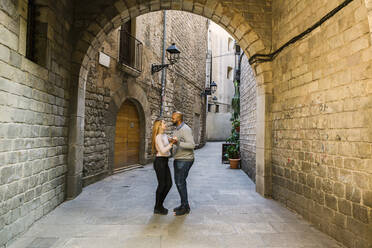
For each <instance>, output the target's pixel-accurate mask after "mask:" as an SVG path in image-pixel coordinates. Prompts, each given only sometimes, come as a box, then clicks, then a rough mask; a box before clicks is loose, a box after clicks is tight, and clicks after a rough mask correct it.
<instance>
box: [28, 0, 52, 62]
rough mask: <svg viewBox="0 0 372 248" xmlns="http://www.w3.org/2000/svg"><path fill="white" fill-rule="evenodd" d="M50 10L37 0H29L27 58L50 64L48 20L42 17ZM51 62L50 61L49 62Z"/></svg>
mask: <svg viewBox="0 0 372 248" xmlns="http://www.w3.org/2000/svg"><path fill="white" fill-rule="evenodd" d="M48 11H49V9H48V8H45V6H41V5H40V3H38V2H36V1H35V0H29V1H28V6H27V33H26V58H28V59H29V60H32V61H33V62H35V63H37V64H39V65H41V66H48V65H50V61H48V50H49V49H48V47H50V45H49V42H48V22H47V21H46V20H43V18H40V17H41V16H44V15H46V13H47V12H48ZM48 62H49V63H48Z"/></svg>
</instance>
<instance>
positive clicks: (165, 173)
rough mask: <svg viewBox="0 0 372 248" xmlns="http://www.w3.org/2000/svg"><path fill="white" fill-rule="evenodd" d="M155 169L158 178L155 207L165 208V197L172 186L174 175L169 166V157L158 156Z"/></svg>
mask: <svg viewBox="0 0 372 248" xmlns="http://www.w3.org/2000/svg"><path fill="white" fill-rule="evenodd" d="M154 169H155V172H156V177H157V178H158V188H157V189H156V202H155V208H157V209H161V208H163V203H164V199H165V197H166V196H167V194H168V192H169V190H170V189H171V187H172V176H171V173H170V170H169V166H168V157H156V158H155V161H154Z"/></svg>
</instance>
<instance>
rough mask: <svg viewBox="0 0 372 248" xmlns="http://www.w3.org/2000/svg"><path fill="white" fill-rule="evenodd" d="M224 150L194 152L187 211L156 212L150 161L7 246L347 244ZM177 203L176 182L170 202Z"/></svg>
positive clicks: (215, 146) (95, 188)
mask: <svg viewBox="0 0 372 248" xmlns="http://www.w3.org/2000/svg"><path fill="white" fill-rule="evenodd" d="M220 154H221V143H208V144H207V145H206V146H205V147H204V148H203V149H200V150H198V151H197V152H196V162H195V163H194V165H193V167H192V168H191V171H190V175H189V179H188V187H189V198H190V204H191V213H190V214H189V215H187V216H182V217H175V216H173V215H172V214H168V215H167V216H160V215H153V213H152V210H153V205H154V198H155V188H156V178H155V172H154V170H153V168H152V165H147V166H145V167H144V168H141V169H136V170H132V171H129V172H124V173H121V174H116V175H114V176H111V177H108V178H106V179H104V180H103V181H100V182H98V183H95V184H93V185H90V186H88V187H86V188H84V190H83V193H82V194H81V195H80V196H79V197H77V198H76V199H74V200H72V201H68V202H65V203H63V204H62V205H60V206H59V207H58V208H57V209H55V210H54V211H52V212H51V213H50V214H48V215H47V216H45V217H43V218H42V219H41V220H39V221H38V222H36V223H35V224H34V225H33V226H32V228H31V229H30V230H29V231H28V232H26V233H25V234H24V235H23V236H22V237H21V238H19V239H18V240H17V241H16V242H14V243H13V244H12V245H10V248H25V247H26V248H31V247H32V248H44V247H48V248H49V247H52V248H103V247H109V248H117V247H120V248H127V247H133V248H142V247H149V248H155V247H162V248H168V247H169V248H178V247H185V248H193V247H201V248H206V247H213V248H220V247H230V248H239V247H244V248H247V247H249V248H256V247H262V248H268V247H309V248H310V247H326V248H332V247H342V246H340V245H339V244H338V243H337V242H336V241H334V240H332V239H331V238H329V237H328V236H327V235H325V234H323V233H321V232H319V231H317V230H316V229H315V228H313V227H312V226H311V225H310V224H309V223H308V222H306V221H305V220H303V219H302V218H301V217H299V216H298V215H296V214H294V213H292V212H291V211H289V210H287V209H286V208H284V207H283V206H282V205H280V204H279V203H278V202H275V201H273V200H270V199H264V198H262V197H261V196H260V195H258V194H257V193H256V192H255V185H254V183H253V182H252V181H251V180H250V179H249V178H248V177H247V176H246V175H245V173H244V172H243V171H241V170H231V169H229V168H228V167H227V166H226V165H223V164H221V162H220ZM171 168H172V166H171ZM172 173H173V170H172ZM178 204H179V197H178V193H177V190H176V187H175V185H173V187H172V189H171V192H170V193H169V195H168V197H167V199H166V202H165V206H166V207H167V208H169V209H172V208H173V207H175V206H177V205H178Z"/></svg>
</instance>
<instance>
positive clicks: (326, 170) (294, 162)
mask: <svg viewBox="0 0 372 248" xmlns="http://www.w3.org/2000/svg"><path fill="white" fill-rule="evenodd" d="M339 3H340V1H321V0H315V1H311V2H308V1H301V0H297V1H281V0H277V1H273V10H274V13H273V16H274V19H273V29H274V30H273V31H274V32H273V41H274V44H273V47H274V48H278V47H279V46H280V45H281V44H283V43H284V42H285V41H287V40H289V39H290V38H291V37H293V36H294V35H295V34H299V33H300V32H302V31H304V30H305V29H306V28H307V27H309V26H310V25H312V24H314V23H315V22H316V21H318V20H319V19H320V18H321V17H322V16H323V15H325V14H326V13H327V12H329V11H330V10H332V9H333V8H335V7H336V6H337V5H338V4H339ZM288 11H290V13H289V12H288ZM289 24H290V25H289ZM371 49H372V48H371V34H370V29H369V25H368V19H367V9H366V6H365V4H364V1H360V0H357V1H353V2H352V3H350V4H349V5H348V6H347V7H345V8H344V9H343V10H341V11H340V12H339V13H338V14H336V15H335V16H333V17H332V18H331V19H330V20H328V21H327V22H326V23H324V24H323V25H322V26H321V27H319V28H317V29H316V30H315V31H313V32H312V33H311V34H310V35H308V36H306V37H305V38H303V39H302V40H301V41H299V42H297V43H296V44H294V45H292V46H290V47H288V48H286V49H284V50H283V52H282V53H281V54H280V55H279V56H278V57H277V58H276V59H275V61H274V62H273V84H274V89H273V93H274V95H273V104H272V119H273V145H272V148H273V150H272V161H273V167H272V169H273V197H274V198H275V199H277V200H279V201H281V202H283V203H284V204H285V205H286V206H288V207H289V208H291V209H293V210H295V211H296V212H298V213H300V214H301V215H302V216H304V217H305V218H306V219H307V220H309V221H311V222H312V223H314V225H315V226H316V227H317V228H319V229H321V230H322V231H324V232H326V233H327V234H329V235H331V236H333V237H334V238H336V239H337V240H339V241H341V242H343V243H344V244H345V245H347V246H348V247H371V246H372V170H371V168H372V167H371V157H372V149H371V142H372V126H371V123H372V119H371V117H372V105H371V99H372V87H371V85H372V83H371V79H372V70H371V68H372V67H371V64H372V61H371V59H372V56H371V51H372V50H371Z"/></svg>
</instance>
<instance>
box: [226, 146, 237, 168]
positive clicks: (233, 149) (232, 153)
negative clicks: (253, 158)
mask: <svg viewBox="0 0 372 248" xmlns="http://www.w3.org/2000/svg"><path fill="white" fill-rule="evenodd" d="M225 156H226V157H227V158H228V159H229V161H230V168H231V169H239V163H240V150H239V143H236V144H232V145H230V146H229V147H227V149H226V154H225Z"/></svg>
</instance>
